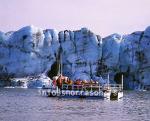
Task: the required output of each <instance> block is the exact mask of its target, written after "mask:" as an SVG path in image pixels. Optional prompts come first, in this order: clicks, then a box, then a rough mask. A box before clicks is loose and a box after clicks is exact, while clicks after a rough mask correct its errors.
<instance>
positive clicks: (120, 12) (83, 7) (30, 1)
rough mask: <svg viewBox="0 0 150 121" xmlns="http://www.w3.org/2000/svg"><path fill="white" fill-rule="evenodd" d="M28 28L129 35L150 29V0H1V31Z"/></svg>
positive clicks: (103, 34)
mask: <svg viewBox="0 0 150 121" xmlns="http://www.w3.org/2000/svg"><path fill="white" fill-rule="evenodd" d="M27 25H34V26H36V27H39V28H42V29H56V30H58V31H60V30H66V29H69V30H78V29H80V28H82V27H87V28H89V29H90V30H91V31H93V32H94V33H96V34H98V35H101V36H102V37H103V36H107V35H110V34H113V33H119V34H129V33H132V32H134V31H141V30H144V29H145V28H146V27H147V26H150V0H0V30H1V31H3V32H8V31H15V30H18V29H20V28H22V27H24V26H27Z"/></svg>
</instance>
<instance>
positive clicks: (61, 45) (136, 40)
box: [0, 26, 150, 89]
mask: <svg viewBox="0 0 150 121" xmlns="http://www.w3.org/2000/svg"><path fill="white" fill-rule="evenodd" d="M60 52H61V53H62V65H63V74H64V75H66V76H69V77H70V78H71V79H73V80H75V79H86V80H90V79H93V80H98V81H100V82H101V83H106V82H105V81H104V80H102V79H101V76H102V77H104V78H105V77H106V74H107V73H110V79H111V82H112V83H120V79H121V74H123V75H124V80H125V81H124V84H125V87H126V88H131V89H136V88H137V89H138V88H144V87H147V86H149V85H150V80H149V78H150V54H149V52H150V27H148V28H146V30H145V31H141V32H134V33H132V34H129V35H124V36H121V35H119V34H112V35H110V36H108V37H105V38H101V36H99V35H95V34H94V33H93V32H91V31H90V30H89V29H87V28H82V29H81V30H77V31H70V30H65V31H61V32H57V31H56V30H53V29H47V30H42V29H39V28H37V27H34V26H27V27H24V28H22V29H20V30H18V31H15V32H8V33H3V32H0V78H1V79H3V80H4V79H6V78H10V77H25V76H34V75H35V76H36V75H39V74H41V73H47V74H48V75H49V76H50V75H55V74H56V73H54V72H55V71H56V64H55V63H56V62H57V59H58V55H59V54H60ZM53 70H55V71H53ZM51 73H53V74H51Z"/></svg>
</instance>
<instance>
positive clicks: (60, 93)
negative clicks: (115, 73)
mask: <svg viewBox="0 0 150 121" xmlns="http://www.w3.org/2000/svg"><path fill="white" fill-rule="evenodd" d="M122 78H123V77H122ZM62 80H63V81H62ZM66 80H69V79H67V78H66V77H64V76H62V75H59V76H58V77H57V79H56V77H55V79H54V80H53V82H54V83H53V84H52V85H51V87H49V88H43V89H42V94H45V95H46V96H48V97H79V98H83V97H84V98H89V97H90V98H92V97H96V98H104V99H110V100H118V99H121V98H122V97H123V80H122V84H109V83H107V84H105V85H101V84H100V83H98V82H97V81H89V82H85V80H84V81H80V83H79V81H74V82H73V81H72V82H69V83H66ZM60 81H62V82H60Z"/></svg>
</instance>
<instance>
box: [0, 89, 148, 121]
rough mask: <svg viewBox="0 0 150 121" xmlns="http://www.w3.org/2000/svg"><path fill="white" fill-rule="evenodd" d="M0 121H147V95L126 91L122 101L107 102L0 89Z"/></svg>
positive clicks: (31, 91)
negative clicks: (50, 96) (49, 96)
mask: <svg viewBox="0 0 150 121" xmlns="http://www.w3.org/2000/svg"><path fill="white" fill-rule="evenodd" d="M0 121H150V91H146V92H136V91H125V92H124V97H123V99H121V100H118V101H109V100H103V99H74V98H72V99H71V98H48V97H43V96H40V94H39V91H38V90H37V89H4V88H0Z"/></svg>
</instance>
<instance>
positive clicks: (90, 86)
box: [62, 84, 123, 91]
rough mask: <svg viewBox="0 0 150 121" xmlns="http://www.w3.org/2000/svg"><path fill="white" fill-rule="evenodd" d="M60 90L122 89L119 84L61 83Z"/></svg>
mask: <svg viewBox="0 0 150 121" xmlns="http://www.w3.org/2000/svg"><path fill="white" fill-rule="evenodd" d="M62 90H78V91H101V90H117V91H122V90H123V87H122V85H121V84H105V85H100V84H62Z"/></svg>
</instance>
